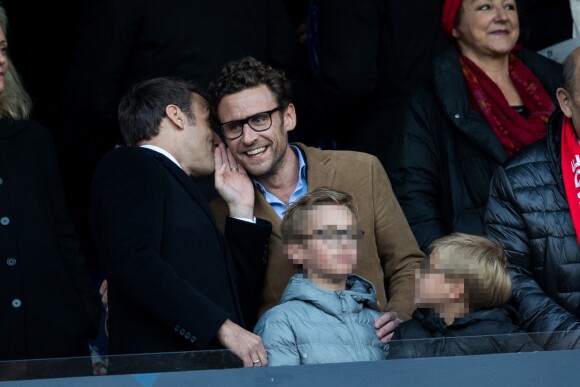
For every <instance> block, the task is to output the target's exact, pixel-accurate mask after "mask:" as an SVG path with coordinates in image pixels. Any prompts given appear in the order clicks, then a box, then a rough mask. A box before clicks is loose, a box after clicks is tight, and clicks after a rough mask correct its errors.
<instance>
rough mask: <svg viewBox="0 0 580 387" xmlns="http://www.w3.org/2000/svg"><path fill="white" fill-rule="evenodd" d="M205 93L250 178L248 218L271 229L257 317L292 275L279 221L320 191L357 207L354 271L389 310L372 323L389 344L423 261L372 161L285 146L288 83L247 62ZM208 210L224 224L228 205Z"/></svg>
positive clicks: (291, 115) (290, 109)
mask: <svg viewBox="0 0 580 387" xmlns="http://www.w3.org/2000/svg"><path fill="white" fill-rule="evenodd" d="M210 94H211V99H212V105H213V106H212V107H213V110H214V113H215V115H216V116H217V119H218V120H219V122H220V124H219V128H220V131H221V133H222V134H223V136H224V138H225V141H226V144H227V145H228V147H229V149H230V150H231V151H232V153H233V156H234V157H235V158H236V160H237V162H238V165H239V166H241V167H243V168H244V169H245V170H246V172H247V173H248V174H249V175H250V176H251V177H252V178H253V182H254V185H255V190H256V195H255V203H254V210H255V215H256V216H259V217H261V218H264V219H268V220H270V221H271V222H272V224H273V230H272V238H271V240H270V259H269V263H268V269H267V273H266V280H265V286H264V289H263V291H262V297H261V300H260V312H259V314H260V315H261V314H262V313H264V312H265V311H266V310H267V309H269V308H271V307H273V306H275V305H277V304H278V302H279V301H280V297H281V295H282V292H283V290H284V287H285V285H286V284H287V283H288V280H289V279H290V277H291V276H292V274H294V273H295V272H296V270H295V268H294V267H293V265H292V263H291V262H289V261H288V260H287V259H285V258H284V257H283V255H282V237H281V234H280V228H279V226H280V219H281V218H282V216H283V214H284V212H285V211H286V209H287V208H288V206H289V205H290V204H291V203H293V202H295V201H296V200H298V199H299V198H301V197H302V196H304V195H305V194H306V193H307V192H308V191H311V190H313V189H314V188H317V187H321V186H326V187H330V188H332V189H336V190H340V191H344V192H348V193H350V194H351V195H352V196H353V197H354V200H355V203H356V204H357V207H358V208H359V210H360V214H359V215H360V222H359V225H360V227H361V229H362V230H363V231H364V232H365V237H364V240H363V241H362V242H361V249H362V250H361V255H360V260H359V264H358V266H357V269H356V270H355V273H356V274H359V275H361V276H362V277H365V278H367V279H368V280H370V282H371V283H373V285H374V286H375V287H376V288H377V298H378V300H379V302H380V304H381V306H382V308H383V309H384V310H386V311H388V313H386V314H385V315H383V317H382V318H381V319H380V320H379V321H377V324H376V326H377V327H379V328H380V329H379V330H378V331H377V334H378V335H379V337H382V338H383V339H384V340H388V339H390V337H391V333H392V332H393V330H394V329H395V327H396V326H397V325H398V323H399V321H400V319H408V318H410V316H411V313H412V311H413V310H414V309H415V306H414V303H413V294H414V270H415V268H418V267H419V263H420V261H421V260H422V259H423V258H424V256H423V253H422V252H421V251H420V250H419V247H418V246H417V242H416V241H415V239H414V237H413V234H412V233H411V231H410V228H409V225H408V224H407V221H406V219H405V216H404V215H403V213H402V211H401V208H400V207H399V204H398V202H397V200H396V198H395V196H394V195H393V192H392V189H391V185H390V183H389V179H388V177H387V175H386V173H385V171H384V169H383V167H382V166H381V164H380V163H379V161H378V160H377V159H376V158H375V157H373V156H370V155H367V154H364V153H357V152H343V151H342V152H341V151H321V150H319V149H316V148H311V147H306V146H304V145H302V144H289V142H288V132H289V131H291V130H293V129H294V128H295V126H296V111H295V108H294V105H293V104H292V103H291V91H290V82H289V81H288V80H287V79H286V78H285V76H284V74H283V73H281V72H278V71H276V70H274V69H272V68H271V67H269V66H267V65H265V64H263V63H261V62H259V61H257V60H255V59H254V58H251V57H247V58H243V59H241V60H238V61H234V62H230V63H229V64H227V65H226V66H225V67H224V68H223V69H222V71H221V73H220V75H219V77H218V78H217V79H216V80H215V81H214V82H212V84H211V85H210ZM212 209H213V211H214V214H215V215H216V218H217V220H218V223H219V224H220V225H223V224H224V221H225V218H226V216H227V206H225V204H224V203H223V201H221V200H219V199H218V200H214V201H213V202H212Z"/></svg>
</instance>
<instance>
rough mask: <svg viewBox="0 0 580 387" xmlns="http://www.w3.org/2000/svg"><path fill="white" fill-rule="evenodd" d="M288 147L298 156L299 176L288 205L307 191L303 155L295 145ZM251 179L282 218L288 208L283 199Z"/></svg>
mask: <svg viewBox="0 0 580 387" xmlns="http://www.w3.org/2000/svg"><path fill="white" fill-rule="evenodd" d="M290 148H291V149H292V150H293V151H294V153H295V154H296V156H298V165H299V168H300V177H299V179H298V184H296V188H295V189H294V192H292V195H291V196H290V203H288V205H290V204H292V203H294V202H295V201H296V200H298V199H300V198H301V197H302V196H304V195H306V193H307V192H308V181H307V173H306V172H307V168H306V161H305V160H304V155H303V154H302V151H301V150H300V149H299V148H298V147H297V146H295V145H290ZM252 180H253V181H254V184H255V185H256V186H257V187H258V188H259V189H260V191H262V194H264V199H266V201H267V202H268V204H270V205H271V206H272V208H273V209H274V211H276V214H278V216H279V217H280V219H282V217H283V216H284V213H285V212H286V210H287V209H288V206H287V205H286V204H285V203H284V202H283V201H281V200H280V199H278V198H277V197H276V196H274V195H273V194H271V193H270V192H268V191H267V190H266V188H264V186H263V185H262V184H260V183H259V182H258V181H257V180H255V179H252Z"/></svg>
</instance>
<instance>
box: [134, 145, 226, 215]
mask: <svg viewBox="0 0 580 387" xmlns="http://www.w3.org/2000/svg"><path fill="white" fill-rule="evenodd" d="M144 150H146V151H148V152H150V153H151V154H152V155H153V157H155V158H156V159H157V160H159V161H161V164H163V166H164V167H165V168H166V169H167V170H168V171H169V172H170V173H171V174H172V175H173V176H174V177H175V179H177V181H178V182H179V184H181V186H182V187H183V188H184V189H185V190H186V191H187V192H188V193H189V195H190V196H191V197H192V199H193V200H195V201H196V202H197V204H198V205H199V207H200V208H201V209H202V210H203V212H204V213H205V214H206V215H207V216H208V217H209V218H210V219H211V220H212V222H213V223H214V224H215V219H214V217H213V214H212V213H211V210H210V208H209V205H208V204H207V200H206V199H205V196H203V193H202V192H201V190H200V189H199V187H198V186H197V184H196V183H195V182H194V181H193V180H192V178H191V177H190V176H189V175H187V173H185V172H184V171H183V169H181V168H179V167H178V166H177V165H176V164H175V163H174V162H173V161H171V160H169V159H168V158H167V157H166V156H164V155H162V154H161V153H159V152H155V151H153V150H150V149H146V148H144Z"/></svg>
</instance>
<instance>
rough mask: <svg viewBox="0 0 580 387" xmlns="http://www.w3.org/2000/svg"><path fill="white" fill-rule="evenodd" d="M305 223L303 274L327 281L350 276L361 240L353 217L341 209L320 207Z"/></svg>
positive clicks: (344, 209) (338, 207)
mask: <svg viewBox="0 0 580 387" xmlns="http://www.w3.org/2000/svg"><path fill="white" fill-rule="evenodd" d="M305 219H306V220H307V223H308V225H307V227H305V232H304V234H305V237H306V240H305V241H304V244H303V245H302V247H301V249H302V251H301V256H302V258H303V259H302V264H303V265H304V268H305V269H306V271H307V272H309V273H310V274H315V275H317V276H319V277H326V278H331V277H337V276H338V277H344V276H345V275H348V274H351V273H352V271H353V270H354V267H355V266H356V261H357V256H358V246H359V242H358V241H359V240H360V239H361V238H362V232H361V231H360V230H359V229H358V224H357V221H356V218H355V217H354V215H353V213H352V212H351V211H350V210H349V209H348V208H346V207H344V206H335V205H319V206H316V207H315V208H314V209H312V210H309V213H308V215H307V216H306V217H305Z"/></svg>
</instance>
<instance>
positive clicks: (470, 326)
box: [388, 305, 542, 359]
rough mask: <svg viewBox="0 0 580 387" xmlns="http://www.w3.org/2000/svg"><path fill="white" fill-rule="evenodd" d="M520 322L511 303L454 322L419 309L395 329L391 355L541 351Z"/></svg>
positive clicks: (452, 354)
mask: <svg viewBox="0 0 580 387" xmlns="http://www.w3.org/2000/svg"><path fill="white" fill-rule="evenodd" d="M518 321H519V316H518V313H517V312H516V310H515V309H513V308H511V307H510V306H508V305H506V306H505V308H493V309H483V310H479V311H476V312H472V313H469V314H467V315H466V316H465V317H462V318H456V319H455V321H453V323H452V324H451V325H447V324H445V321H444V320H443V319H441V318H440V317H439V316H438V315H436V314H433V313H430V311H429V310H428V309H417V310H415V312H413V318H412V319H411V320H408V321H405V322H404V323H402V324H401V325H400V326H399V327H398V328H397V330H396V331H395V334H394V335H393V340H392V341H391V343H390V349H389V355H388V358H389V359H401V358H414V357H433V356H462V355H483V354H489V353H507V352H533V351H541V350H542V349H541V348H540V347H539V346H538V345H536V343H534V341H533V340H532V339H531V337H530V336H528V335H527V334H526V333H525V332H523V331H522V330H520V328H519V327H518V325H517V324H518Z"/></svg>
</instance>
